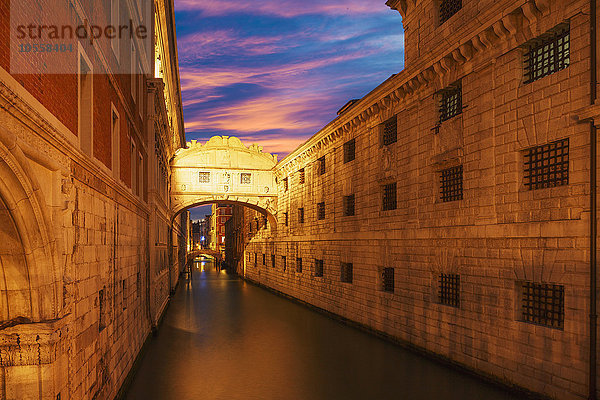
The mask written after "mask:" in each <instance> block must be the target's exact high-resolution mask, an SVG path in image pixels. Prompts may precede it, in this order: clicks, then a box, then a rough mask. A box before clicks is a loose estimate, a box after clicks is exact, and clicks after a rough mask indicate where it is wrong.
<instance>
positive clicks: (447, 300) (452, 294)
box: [438, 274, 460, 307]
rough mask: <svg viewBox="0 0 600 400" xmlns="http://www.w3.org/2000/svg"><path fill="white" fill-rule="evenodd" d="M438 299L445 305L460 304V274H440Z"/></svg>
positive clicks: (457, 305) (455, 305) (456, 305)
mask: <svg viewBox="0 0 600 400" xmlns="http://www.w3.org/2000/svg"><path fill="white" fill-rule="evenodd" d="M438 301H439V302H440V304H445V305H447V306H452V307H459V306H460V275H458V274H441V275H440V288H439V292H438Z"/></svg>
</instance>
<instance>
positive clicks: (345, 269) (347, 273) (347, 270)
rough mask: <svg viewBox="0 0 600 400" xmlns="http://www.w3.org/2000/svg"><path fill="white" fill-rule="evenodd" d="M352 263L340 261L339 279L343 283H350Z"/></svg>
mask: <svg viewBox="0 0 600 400" xmlns="http://www.w3.org/2000/svg"><path fill="white" fill-rule="evenodd" d="M352 269H353V265H352V263H342V273H341V279H340V280H341V281H342V282H344V283H352V272H353V271H352Z"/></svg>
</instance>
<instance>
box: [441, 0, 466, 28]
mask: <svg viewBox="0 0 600 400" xmlns="http://www.w3.org/2000/svg"><path fill="white" fill-rule="evenodd" d="M461 8H462V0H442V2H441V3H440V25H441V24H443V23H444V22H446V21H448V20H449V19H450V17H452V16H453V15H454V14H456V13H457V12H458V10H460V9H461Z"/></svg>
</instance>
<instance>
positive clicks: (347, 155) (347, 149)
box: [344, 139, 356, 163]
mask: <svg viewBox="0 0 600 400" xmlns="http://www.w3.org/2000/svg"><path fill="white" fill-rule="evenodd" d="M355 152H356V140H355V139H352V140H348V141H347V142H346V143H344V163H347V162H350V161H353V160H354V159H355V158H356V154H355Z"/></svg>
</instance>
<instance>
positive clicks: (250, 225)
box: [248, 222, 252, 233]
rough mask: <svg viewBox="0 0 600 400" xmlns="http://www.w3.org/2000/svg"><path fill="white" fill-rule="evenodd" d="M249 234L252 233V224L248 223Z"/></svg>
mask: <svg viewBox="0 0 600 400" xmlns="http://www.w3.org/2000/svg"><path fill="white" fill-rule="evenodd" d="M248 232H249V233H252V222H248Z"/></svg>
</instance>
